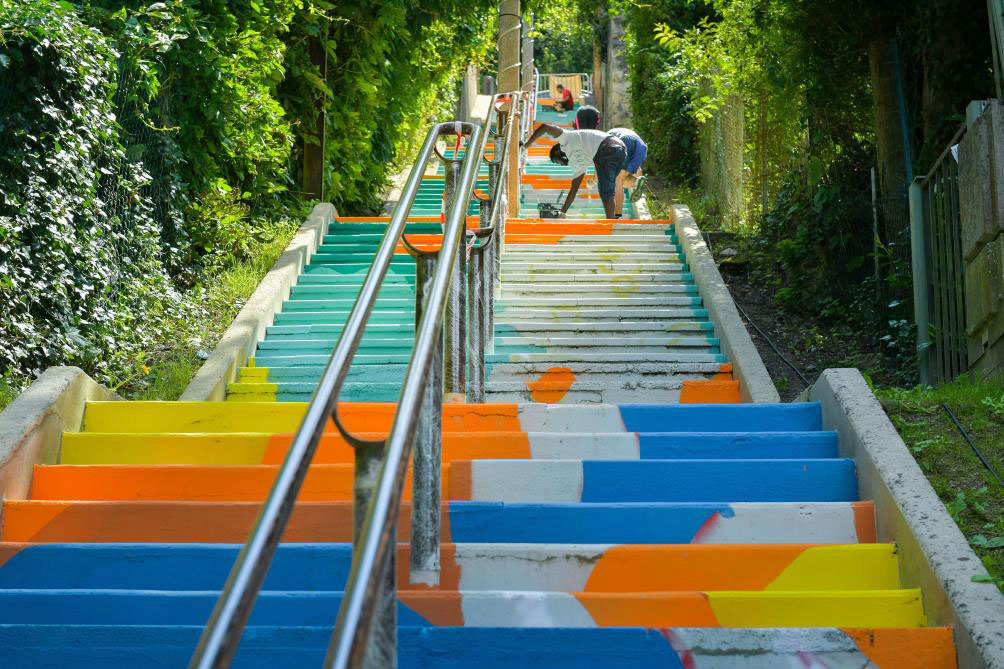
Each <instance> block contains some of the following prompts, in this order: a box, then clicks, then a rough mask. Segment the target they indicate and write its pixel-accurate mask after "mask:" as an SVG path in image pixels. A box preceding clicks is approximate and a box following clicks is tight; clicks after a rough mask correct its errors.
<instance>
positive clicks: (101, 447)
mask: <svg viewBox="0 0 1004 669" xmlns="http://www.w3.org/2000/svg"><path fill="white" fill-rule="evenodd" d="M384 436H386V433H365V438H367V439H379V438H382V437H384ZM292 439H293V435H292V434H291V433H285V434H269V433H264V432H232V433H213V432H205V433H202V432H189V433H184V432H181V433H178V432H157V433H147V434H141V433H130V432H68V433H66V434H65V435H64V436H63V443H62V447H61V451H60V462H61V463H62V464H67V465H114V464H137V465H259V464H279V463H281V462H282V459H283V458H284V457H285V455H286V451H287V449H288V448H289V445H290V443H291V442H292ZM835 457H837V436H836V433H834V432H761V433H753V432H642V433H636V432H625V433H621V434H614V433H590V432H511V431H510V432H504V431H499V432H446V433H444V435H443V462H452V461H453V460H485V459H491V458H500V459H506V458H513V459H528V458H532V459H545V460H547V459H558V460H562V459H574V458H578V459H585V460H609V459H613V460H633V459H641V460H692V459H698V460H700V459H713V458H718V459H751V458H752V459H767V458H780V459H796V458H809V459H818V458H835ZM354 461H355V451H354V449H353V448H352V447H351V446H349V444H348V443H347V442H346V441H345V439H344V438H343V437H342V436H341V435H340V434H338V433H325V434H324V435H323V436H322V437H321V442H320V444H319V445H318V447H317V451H316V453H315V455H314V459H313V461H312V462H314V463H316V464H345V463H352V462H354Z"/></svg>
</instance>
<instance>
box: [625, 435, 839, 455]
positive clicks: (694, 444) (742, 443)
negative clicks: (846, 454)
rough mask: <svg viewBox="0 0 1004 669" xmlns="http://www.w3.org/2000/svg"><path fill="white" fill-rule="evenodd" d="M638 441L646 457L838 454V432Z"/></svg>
mask: <svg viewBox="0 0 1004 669" xmlns="http://www.w3.org/2000/svg"><path fill="white" fill-rule="evenodd" d="M638 443H639V446H640V449H639V450H640V456H641V459H642V460H687V459H701V458H709V459H710V458H751V459H752V458H835V457H837V433H836V432H722V433H715V432H661V433H660V432H649V433H645V432H643V433H641V434H639V435H638Z"/></svg>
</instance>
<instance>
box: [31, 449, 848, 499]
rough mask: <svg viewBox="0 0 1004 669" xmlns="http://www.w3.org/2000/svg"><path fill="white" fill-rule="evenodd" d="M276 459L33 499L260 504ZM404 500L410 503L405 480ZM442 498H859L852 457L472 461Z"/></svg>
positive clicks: (95, 473) (42, 473)
mask: <svg viewBox="0 0 1004 669" xmlns="http://www.w3.org/2000/svg"><path fill="white" fill-rule="evenodd" d="M353 469H354V466H353V465H352V464H315V465H311V467H310V470H309V472H308V473H307V477H306V480H305V481H304V483H303V487H302V488H301V490H300V494H299V497H298V499H300V500H302V501H305V502H327V501H351V500H352V498H353ZM277 473H278V466H277V465H206V466H196V465H185V466H180V465H36V466H35V469H34V479H33V481H32V499H33V500H35V501H44V500H52V501H58V500H93V501H116V500H118V501H193V502H254V501H261V500H264V499H265V498H266V497H267V495H268V492H269V490H271V488H272V483H273V482H274V481H275V477H276V474H277ZM404 495H405V499H410V495H411V491H410V486H407V485H406V488H405V492H404ZM443 498H444V499H448V500H464V501H466V500H472V501H482V502H507V503H512V502H522V503H580V502H581V503H606V502H723V503H730V502H795V501H805V502H838V501H853V500H855V499H856V498H857V483H856V479H855V473H854V462H853V461H852V460H844V459H822V460H804V459H803V460H779V459H769V460H623V461H620V460H586V461H582V460H474V461H470V460H468V461H453V462H451V463H449V464H447V465H445V466H444V467H443Z"/></svg>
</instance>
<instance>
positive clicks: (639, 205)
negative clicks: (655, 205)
mask: <svg viewBox="0 0 1004 669" xmlns="http://www.w3.org/2000/svg"><path fill="white" fill-rule="evenodd" d="M630 193H631V194H633V193H634V191H630ZM628 197H630V195H629V196H628ZM631 206H632V207H633V208H634V214H635V218H639V219H642V220H645V221H651V220H652V212H651V211H649V208H648V201H646V200H645V196H644V195H642V196H641V197H640V198H638V199H637V200H636V201H635V202H632V203H631Z"/></svg>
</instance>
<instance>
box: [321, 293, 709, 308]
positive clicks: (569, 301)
mask: <svg viewBox="0 0 1004 669" xmlns="http://www.w3.org/2000/svg"><path fill="white" fill-rule="evenodd" d="M331 302H335V300H332V301H331ZM395 304H397V303H396V302H394V301H393V300H391V299H388V300H387V306H393V305H395ZM495 304H496V305H498V306H499V307H500V308H501V309H503V310H505V311H508V310H509V309H511V308H514V307H517V308H518V307H529V308H533V307H561V308H566V309H576V308H582V307H587V308H588V307H600V308H602V307H687V306H692V307H699V306H700V304H701V298H700V297H698V296H697V291H696V289H695V290H694V291H693V293H692V294H689V295H687V294H684V295H653V296H641V297H634V296H632V295H630V294H628V295H625V296H620V295H617V296H614V297H591V296H588V295H584V296H578V295H574V296H568V297H561V296H554V297H550V296H545V297H522V296H518V297H504V298H502V299H499V300H496V302H495Z"/></svg>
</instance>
